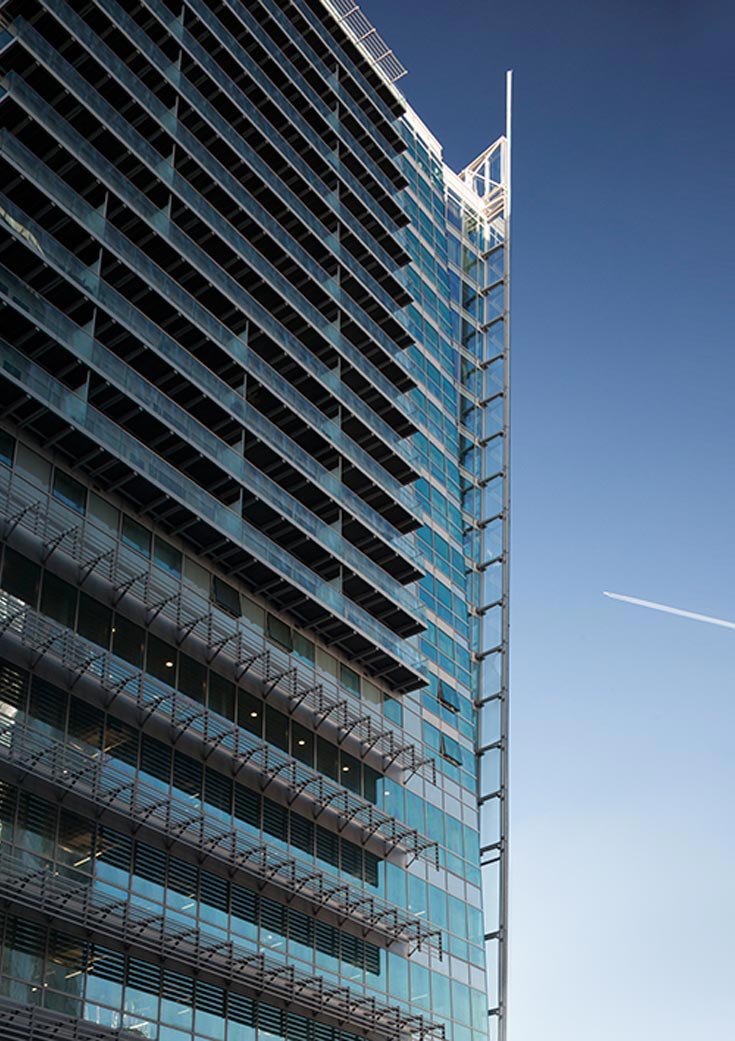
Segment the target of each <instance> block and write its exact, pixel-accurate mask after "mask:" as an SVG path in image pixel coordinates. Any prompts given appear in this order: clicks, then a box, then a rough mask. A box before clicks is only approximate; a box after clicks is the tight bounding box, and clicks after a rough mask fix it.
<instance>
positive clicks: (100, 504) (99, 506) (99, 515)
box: [87, 492, 120, 535]
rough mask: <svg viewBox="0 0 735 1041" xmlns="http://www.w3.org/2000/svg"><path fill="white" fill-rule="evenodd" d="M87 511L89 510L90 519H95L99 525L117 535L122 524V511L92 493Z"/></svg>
mask: <svg viewBox="0 0 735 1041" xmlns="http://www.w3.org/2000/svg"><path fill="white" fill-rule="evenodd" d="M87 509H88V510H89V515H90V517H94V519H95V521H97V523H98V524H101V525H102V526H103V527H105V528H107V529H108V530H109V531H112V532H114V533H115V534H116V535H117V529H118V526H119V524H120V511H119V510H117V509H116V508H115V507H114V506H113V505H112V504H111V503H109V502H108V501H107V500H106V499H101V498H100V496H99V495H95V493H94V492H90V493H89V501H88V503H87Z"/></svg>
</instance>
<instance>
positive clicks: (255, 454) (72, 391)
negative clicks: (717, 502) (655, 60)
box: [0, 0, 510, 1041]
mask: <svg viewBox="0 0 735 1041" xmlns="http://www.w3.org/2000/svg"><path fill="white" fill-rule="evenodd" d="M0 15H1V16H2V24H1V25H0V76H1V78H0V166H1V168H2V177H0V298H1V299H0V303H1V305H2V311H0V313H1V314H2V316H3V318H2V321H1V322H0V355H1V356H2V357H1V358H0V398H1V400H2V425H1V427H0V459H1V461H0V481H1V482H2V485H1V491H2V507H1V508H2V518H1V519H2V528H1V529H0V534H1V535H2V541H3V544H4V546H3V557H2V570H1V571H0V586H1V587H2V591H1V592H0V638H1V640H2V643H1V644H0V655H1V656H2V666H1V668H2V677H1V681H0V682H1V683H2V687H1V689H0V782H2V787H1V795H2V812H1V814H0V822H1V824H0V826H1V828H2V831H1V832H0V840H1V844H0V873H1V874H2V905H1V907H0V911H2V933H1V936H2V950H3V954H2V959H3V960H2V965H1V966H0V1024H1V1025H2V1029H3V1031H4V1036H7V1037H8V1038H16V1037H17V1038H23V1039H25V1038H31V1037H34V1038H35V1037H41V1036H42V1035H45V1034H47V1033H48V1032H49V1030H50V1029H52V1028H53V1029H54V1030H55V1031H56V1032H57V1033H56V1036H58V1037H59V1038H62V1039H63V1038H69V1039H71V1038H81V1037H88V1038H97V1039H107V1038H112V1037H129V1038H133V1037H150V1038H160V1041H187V1039H197V1041H199V1039H202V1041H203V1039H205V1038H206V1039H209V1038H211V1039H215V1041H231V1039H244V1038H248V1039H250V1038H254V1037H256V1036H257V1037H258V1039H265V1038H266V1037H267V1038H275V1037H287V1038H289V1039H298V1041H353V1039H354V1038H356V1037H366V1038H369V1039H370V1041H387V1039H388V1038H398V1037H406V1038H408V1037H409V1036H413V1037H416V1038H420V1039H423V1038H428V1037H432V1036H446V1037H447V1038H449V1039H454V1041H484V1039H485V1038H487V1037H488V1034H489V1037H490V1039H491V1041H495V1039H496V1038H500V1039H504V1038H505V1022H506V1017H505V988H506V963H507V934H506V930H507V834H508V827H507V825H508V815H507V814H508V803H507V777H508V771H507V738H508V551H509V544H508V537H509V527H508V520H509V481H508V477H509V436H508V435H509V384H508V360H509V277H508V276H509V241H508V234H509V218H510V133H509V129H510V103H509V98H510V83H509V84H508V111H507V126H506V136H505V137H502V138H500V139H499V140H498V141H496V142H495V144H493V145H492V146H491V147H490V148H489V149H487V151H486V152H484V153H482V154H481V155H480V156H479V157H478V159H477V160H475V161H474V162H473V163H471V164H470V165H469V166H468V167H467V168H465V170H463V171H462V172H461V173H460V174H458V175H457V174H454V173H452V172H451V171H450V170H448V168H447V167H446V166H445V165H444V164H443V162H442V156H441V148H440V146H439V145H438V143H437V142H436V140H435V139H434V138H433V136H432V135H431V134H430V132H429V131H428V130H427V129H426V127H425V126H424V125H423V123H422V122H421V121H420V119H419V118H418V117H417V116H416V115H415V114H414V113H413V112H412V111H411V110H410V109H408V108H407V106H406V104H405V101H404V99H403V98H402V96H401V95H400V93H399V91H398V89H397V87H396V86H395V82H394V81H395V78H396V77H397V76H400V74H401V71H402V67H401V66H400V64H399V63H397V61H396V60H395V58H394V57H393V56H392V55H391V54H390V53H389V52H388V48H386V47H385V45H384V44H383V43H382V40H381V39H380V37H379V36H378V34H377V33H376V32H375V31H374V30H373V29H372V27H371V26H370V25H369V23H367V21H366V19H365V18H364V16H363V15H362V14H361V12H359V10H357V9H355V8H354V5H352V4H350V3H348V2H347V0H329V2H324V3H322V2H321V0H290V2H275V0H248V2H247V3H240V2H238V0H231V2H227V3H221V2H218V0H187V2H185V3H184V2H177V0H145V2H141V3H131V4H125V5H119V4H117V3H116V2H114V0H72V2H68V3H67V2H65V0H32V2H30V3H28V2H24V3H19V2H18V0H9V2H5V3H2V2H0ZM335 19H336V20H335ZM386 52H388V53H386ZM481 865H482V868H481ZM483 893H484V918H483V911H482V904H483ZM486 968H487V971H486ZM488 998H489V1001H488ZM488 1004H489V1006H490V1017H489V1018H488V1015H487V1013H488Z"/></svg>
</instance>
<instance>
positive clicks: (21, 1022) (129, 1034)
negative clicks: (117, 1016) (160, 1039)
mask: <svg viewBox="0 0 735 1041" xmlns="http://www.w3.org/2000/svg"><path fill="white" fill-rule="evenodd" d="M0 1037H2V1039H3V1041H50V1039H51V1038H53V1041H140V1038H141V1033H140V1031H139V1030H122V1029H114V1028H112V1027H103V1026H100V1025H99V1024H98V1023H92V1022H90V1020H87V1019H76V1018H75V1017H74V1016H68V1015H66V1014H65V1013H63V1012H54V1011H53V1010H52V1009H47V1008H38V1007H37V1006H34V1005H19V1004H16V1002H14V1001H10V1000H9V999H8V998H0Z"/></svg>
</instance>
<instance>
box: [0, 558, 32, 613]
mask: <svg viewBox="0 0 735 1041" xmlns="http://www.w3.org/2000/svg"><path fill="white" fill-rule="evenodd" d="M40 583H41V569H40V567H39V566H38V564H34V563H33V562H32V561H30V560H28V558H27V557H24V556H23V555H22V554H21V553H16V551H15V550H14V549H11V548H10V547H9V546H6V547H5V560H4V562H3V589H4V590H5V591H6V592H7V593H10V595H11V596H17V597H18V599H19V600H22V601H23V602H24V603H26V604H30V606H31V607H34V608H35V606H36V603H37V602H38V587H39V585H40Z"/></svg>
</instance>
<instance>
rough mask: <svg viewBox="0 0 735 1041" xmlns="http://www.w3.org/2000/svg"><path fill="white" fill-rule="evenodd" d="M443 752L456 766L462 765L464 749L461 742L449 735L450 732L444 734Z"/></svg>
mask: <svg viewBox="0 0 735 1041" xmlns="http://www.w3.org/2000/svg"><path fill="white" fill-rule="evenodd" d="M441 754H442V756H443V757H444V758H445V759H448V760H449V762H450V763H454V764H455V765H456V766H461V765H462V749H461V747H460V745H459V742H458V741H455V740H454V738H453V737H449V736H448V734H442V739H441Z"/></svg>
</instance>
